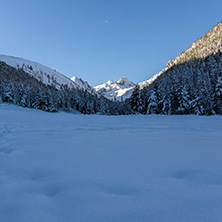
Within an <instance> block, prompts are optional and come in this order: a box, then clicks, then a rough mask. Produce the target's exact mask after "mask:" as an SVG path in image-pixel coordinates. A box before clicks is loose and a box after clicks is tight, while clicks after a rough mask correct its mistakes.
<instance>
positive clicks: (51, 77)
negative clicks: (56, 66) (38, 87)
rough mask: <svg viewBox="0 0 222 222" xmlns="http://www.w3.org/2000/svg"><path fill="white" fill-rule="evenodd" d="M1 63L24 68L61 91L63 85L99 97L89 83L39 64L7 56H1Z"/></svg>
mask: <svg viewBox="0 0 222 222" xmlns="http://www.w3.org/2000/svg"><path fill="white" fill-rule="evenodd" d="M0 61H3V62H5V63H6V64H8V65H9V66H12V67H14V68H22V69H23V70H24V71H25V72H27V73H28V74H29V75H31V76H33V77H34V78H36V79H38V80H39V81H42V82H43V83H44V84H45V85H51V86H52V85H54V86H55V87H56V88H57V89H60V87H61V85H67V86H68V87H70V88H77V89H83V90H87V91H88V92H89V93H92V94H94V95H98V94H97V93H96V92H95V90H94V88H93V87H91V86H90V85H89V84H88V83H87V82H84V81H83V80H82V79H79V78H77V77H73V78H72V79H69V78H68V77H66V76H65V75H63V74H61V73H59V72H57V71H56V70H53V69H51V68H49V67H47V66H44V65H41V64H39V63H37V62H33V61H29V60H27V59H22V58H17V57H13V56H7V55H0ZM30 67H31V68H30Z"/></svg>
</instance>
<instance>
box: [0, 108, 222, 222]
mask: <svg viewBox="0 0 222 222" xmlns="http://www.w3.org/2000/svg"><path fill="white" fill-rule="evenodd" d="M221 122H222V116H210V117H206V116H204V117H200V116H191V115H190V116H155V115H153V116H143V115H137V116H98V115H91V116H88V115H79V114H77V115H74V114H68V113H54V114H51V113H45V112H42V111H39V110H31V109H25V108H19V107H16V106H12V105H7V104H0V221H1V222H21V221H22V222H30V221H32V222H39V221H41V222H58V221H59V222H61V221H65V222H69V221H70V222H73V221H78V222H99V221H102V222H103V221H105V222H114V221H115V222H130V221H132V222H137V221H140V222H141V221H142V222H148V221H155V222H158V221H160V222H163V221H164V222H174V221H175V222H188V221H189V222H192V221H195V222H196V221H198V222H205V221H206V222H209V221H214V222H221V220H222V161H221V160H222V145H221V144H222V124H221Z"/></svg>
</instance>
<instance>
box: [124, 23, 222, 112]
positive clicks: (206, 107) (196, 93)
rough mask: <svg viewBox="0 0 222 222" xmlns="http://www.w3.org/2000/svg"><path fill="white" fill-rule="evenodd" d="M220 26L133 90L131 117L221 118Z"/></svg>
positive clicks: (221, 67)
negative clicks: (184, 115) (179, 115)
mask: <svg viewBox="0 0 222 222" xmlns="http://www.w3.org/2000/svg"><path fill="white" fill-rule="evenodd" d="M221 50H222V22H220V23H218V24H217V25H216V26H214V27H213V28H212V29H211V30H210V31H209V32H207V33H206V34H205V35H204V36H203V37H202V38H200V39H198V40H197V41H195V42H194V43H193V44H192V45H191V46H190V47H189V48H188V49H187V50H185V51H184V52H182V53H181V54H179V55H178V56H177V57H175V58H173V59H172V60H170V61H169V62H168V63H167V67H166V68H165V69H164V70H163V71H161V72H160V73H158V74H157V75H155V76H153V77H152V78H151V79H150V80H148V81H145V82H143V83H142V84H141V83H140V84H138V85H137V87H135V88H134V91H133V94H132V96H131V98H130V99H129V101H128V102H129V103H130V106H131V109H132V112H133V113H143V114H200V115H212V114H222V52H221Z"/></svg>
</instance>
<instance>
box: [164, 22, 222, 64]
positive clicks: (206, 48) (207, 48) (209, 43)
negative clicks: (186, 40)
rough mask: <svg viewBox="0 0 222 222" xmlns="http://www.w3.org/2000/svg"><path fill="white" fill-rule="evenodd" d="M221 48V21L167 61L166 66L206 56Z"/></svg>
mask: <svg viewBox="0 0 222 222" xmlns="http://www.w3.org/2000/svg"><path fill="white" fill-rule="evenodd" d="M219 50H222V22H219V23H218V24H217V25H215V26H214V27H213V28H212V29H211V30H210V31H209V32H207V33H206V34H205V35H203V37H201V38H199V39H198V40H196V41H195V42H194V43H193V44H192V45H191V46H190V47H189V48H188V49H186V50H185V51H183V52H182V53H181V54H179V55H178V56H176V57H175V58H173V59H172V60H170V61H169V62H168V63H167V68H171V67H172V66H174V65H178V64H182V63H184V62H186V61H189V60H193V59H200V58H203V57H207V56H209V55H211V54H212V53H217V52H218V51H219Z"/></svg>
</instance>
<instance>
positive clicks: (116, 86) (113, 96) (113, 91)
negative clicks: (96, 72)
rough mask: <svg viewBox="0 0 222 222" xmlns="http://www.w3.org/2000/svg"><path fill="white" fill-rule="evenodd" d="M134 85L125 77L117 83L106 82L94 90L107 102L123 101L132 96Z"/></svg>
mask: <svg viewBox="0 0 222 222" xmlns="http://www.w3.org/2000/svg"><path fill="white" fill-rule="evenodd" d="M134 86H135V84H134V83H133V82H131V81H129V80H128V79H127V78H126V77H122V78H120V79H119V80H118V81H113V80H109V81H108V82H106V83H104V84H102V85H98V86H95V87H94V89H95V90H96V91H97V92H98V93H100V94H101V95H103V96H104V97H106V98H107V99H109V100H118V101H121V100H123V101H124V100H125V99H127V98H130V96H131V95H132V92H133V89H134Z"/></svg>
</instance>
